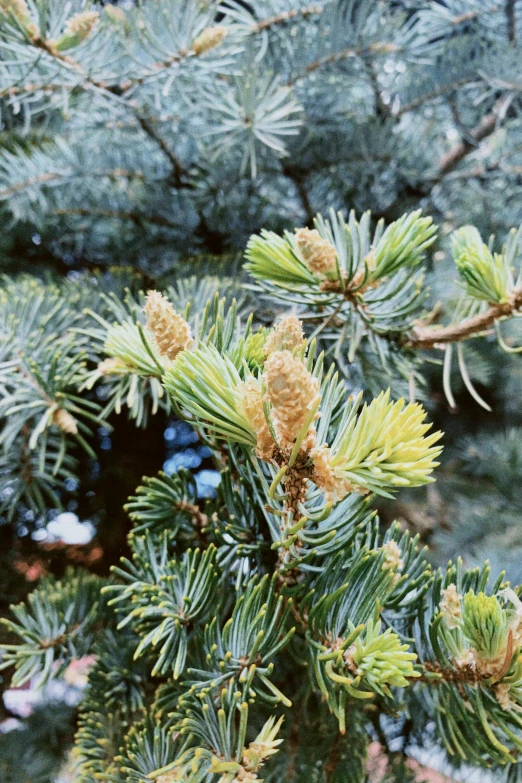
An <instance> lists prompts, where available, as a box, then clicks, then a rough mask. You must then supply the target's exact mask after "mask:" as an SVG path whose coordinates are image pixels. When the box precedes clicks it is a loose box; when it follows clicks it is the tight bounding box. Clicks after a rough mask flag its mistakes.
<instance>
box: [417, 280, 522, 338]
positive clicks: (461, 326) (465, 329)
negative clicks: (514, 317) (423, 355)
mask: <svg viewBox="0 0 522 783" xmlns="http://www.w3.org/2000/svg"><path fill="white" fill-rule="evenodd" d="M521 307H522V290H516V291H514V292H513V295H512V297H511V299H510V301H509V302H505V303H503V304H492V305H491V306H490V307H489V308H488V309H487V310H486V311H485V312H483V313H480V314H479V315H474V316H473V317H472V318H466V319H465V320H464V321H461V322H460V323H458V324H450V325H449V326H442V327H426V326H416V327H415V328H414V330H413V332H412V333H411V334H410V336H409V337H408V339H407V340H406V342H405V343H404V347H405V348H437V347H439V346H442V345H444V344H447V343H456V342H462V340H467V339H468V338H470V337H473V336H475V335H477V334H481V333H482V332H485V331H487V330H488V329H490V328H491V327H492V326H493V324H494V323H495V321H497V320H498V319H499V318H505V317H507V316H509V315H511V314H512V313H513V312H515V311H517V310H520V308H521Z"/></svg>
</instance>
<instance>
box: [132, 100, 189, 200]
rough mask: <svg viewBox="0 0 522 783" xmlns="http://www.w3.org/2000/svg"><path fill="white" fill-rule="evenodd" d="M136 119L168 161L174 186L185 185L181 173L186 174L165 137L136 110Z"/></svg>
mask: <svg viewBox="0 0 522 783" xmlns="http://www.w3.org/2000/svg"><path fill="white" fill-rule="evenodd" d="M136 119H137V120H138V123H139V125H140V127H141V128H142V130H144V131H145V133H146V134H147V135H148V136H149V137H150V138H151V139H153V140H154V141H155V142H156V144H157V145H158V147H159V148H160V149H161V151H162V152H163V153H164V155H165V156H166V157H167V158H168V160H169V161H170V163H171V165H172V179H173V181H174V184H175V185H176V187H178V188H179V187H187V184H186V183H184V182H183V175H184V174H186V172H185V170H184V168H183V166H182V165H181V163H180V162H179V160H178V159H177V157H176V156H175V155H174V153H173V152H172V150H171V149H170V148H169V146H168V144H167V143H166V141H165V139H164V138H163V137H162V136H160V134H159V133H158V131H157V130H156V128H155V127H154V125H152V123H150V122H149V120H148V119H147V118H146V117H142V116H141V114H138V112H136Z"/></svg>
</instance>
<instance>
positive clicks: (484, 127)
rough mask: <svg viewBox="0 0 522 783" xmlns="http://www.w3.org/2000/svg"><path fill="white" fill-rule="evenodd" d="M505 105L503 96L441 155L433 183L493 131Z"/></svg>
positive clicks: (455, 165) (447, 172)
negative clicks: (464, 135)
mask: <svg viewBox="0 0 522 783" xmlns="http://www.w3.org/2000/svg"><path fill="white" fill-rule="evenodd" d="M505 105H506V99H505V98H501V99H500V100H498V101H497V103H496V104H495V106H494V107H493V109H492V110H491V111H490V112H489V113H488V114H485V115H484V117H482V119H481V120H480V122H479V123H478V125H476V126H475V127H474V128H473V129H472V130H471V131H470V132H469V133H468V136H467V138H465V139H462V140H461V141H459V142H458V144H456V145H455V146H454V147H452V148H451V149H450V150H449V151H448V152H446V154H445V155H443V156H442V158H441V160H440V163H439V167H438V170H437V175H436V177H435V179H434V181H433V183H434V184H436V183H437V182H440V181H441V180H442V179H443V178H444V177H445V176H446V174H449V172H450V171H453V169H455V168H456V167H457V166H458V164H459V163H460V161H461V160H463V159H464V158H465V157H466V155H469V153H470V152H471V151H472V150H474V149H475V148H476V147H477V145H478V144H479V142H481V141H482V140H483V139H485V138H486V137H487V136H490V135H491V134H492V133H493V131H494V130H495V128H496V127H497V124H498V121H499V119H500V118H501V116H502V113H503V110H504V108H505Z"/></svg>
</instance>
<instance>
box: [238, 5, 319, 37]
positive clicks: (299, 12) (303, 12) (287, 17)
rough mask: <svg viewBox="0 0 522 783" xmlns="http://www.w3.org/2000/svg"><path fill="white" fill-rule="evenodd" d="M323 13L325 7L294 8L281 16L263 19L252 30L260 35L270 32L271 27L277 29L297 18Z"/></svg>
mask: <svg viewBox="0 0 522 783" xmlns="http://www.w3.org/2000/svg"><path fill="white" fill-rule="evenodd" d="M322 12H323V6H321V5H309V6H308V7H307V8H293V9H291V10H290V11H283V13H281V14H276V15H275V16H269V17H268V18H267V19H262V20H261V21H260V22H258V23H257V24H255V25H254V26H253V27H252V28H251V31H252V32H253V33H260V32H262V31H263V30H269V29H270V28H271V27H275V26H276V25H278V24H284V23H286V22H291V21H292V20H293V19H296V18H297V17H301V18H302V19H306V17H307V16H313V15H315V14H322Z"/></svg>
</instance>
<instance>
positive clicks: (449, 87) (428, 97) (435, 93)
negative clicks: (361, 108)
mask: <svg viewBox="0 0 522 783" xmlns="http://www.w3.org/2000/svg"><path fill="white" fill-rule="evenodd" d="M471 83H472V80H471V79H470V78H469V77H468V76H466V77H463V78H462V79H455V81H453V82H450V83H449V84H444V85H442V86H441V87H437V89H435V90H431V92H427V93H426V94H425V95H421V96H419V97H418V98H415V99H414V100H412V101H410V102H409V103H405V104H404V106H401V107H400V108H399V110H398V111H397V112H396V114H395V116H396V117H402V115H403V114H406V112H409V111H413V110H414V109H418V108H419V107H420V106H422V105H423V104H424V103H428V102H429V101H432V100H435V99H436V98H441V97H442V96H443V95H445V94H446V93H448V92H452V91H453V90H457V89H458V88H459V87H465V86H466V85H467V84H471Z"/></svg>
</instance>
